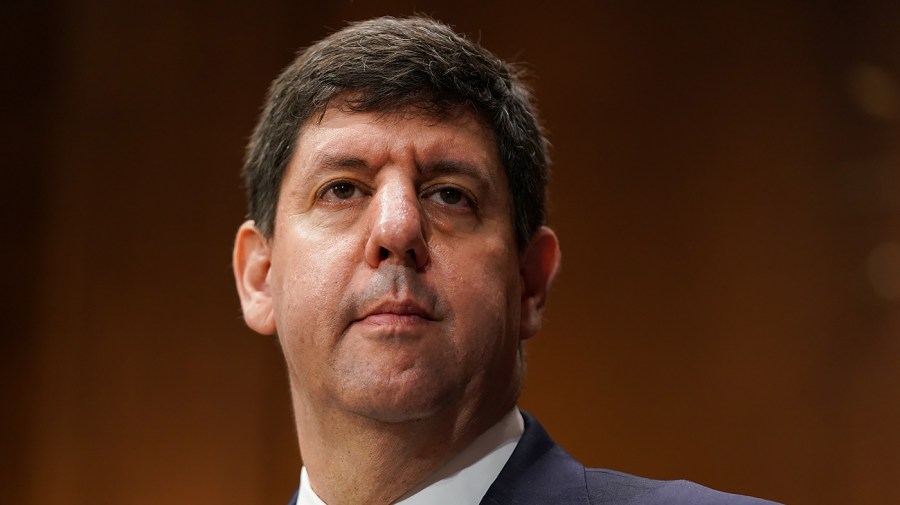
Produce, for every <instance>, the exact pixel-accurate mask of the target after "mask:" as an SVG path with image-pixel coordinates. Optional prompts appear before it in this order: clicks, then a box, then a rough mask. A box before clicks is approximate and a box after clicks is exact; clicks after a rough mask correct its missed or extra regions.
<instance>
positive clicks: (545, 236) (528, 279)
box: [519, 226, 561, 340]
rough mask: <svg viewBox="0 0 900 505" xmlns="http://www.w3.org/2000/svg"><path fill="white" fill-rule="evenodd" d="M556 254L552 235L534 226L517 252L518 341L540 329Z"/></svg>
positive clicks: (555, 270) (558, 258) (543, 228)
mask: <svg viewBox="0 0 900 505" xmlns="http://www.w3.org/2000/svg"><path fill="white" fill-rule="evenodd" d="M560 257H561V254H560V251H559V241H558V240H557V239H556V234H555V233H553V230H551V229H550V228H547V227H546V226H541V227H540V228H538V230H537V231H536V232H535V233H534V236H532V238H531V240H530V241H529V242H528V246H527V247H526V248H525V250H524V251H522V252H521V253H520V257H519V272H520V275H521V277H522V307H521V316H520V317H521V323H520V327H519V338H521V339H522V340H524V339H526V338H529V337H532V336H533V335H534V334H535V333H537V332H538V330H539V329H540V328H541V323H542V321H543V319H544V305H545V304H546V303H547V293H548V292H549V291H550V285H551V284H552V283H553V280H554V279H555V278H556V274H557V272H558V271H559V261H560Z"/></svg>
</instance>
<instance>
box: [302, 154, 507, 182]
mask: <svg viewBox="0 0 900 505" xmlns="http://www.w3.org/2000/svg"><path fill="white" fill-rule="evenodd" d="M371 169H372V167H371V165H369V163H368V162H367V161H366V160H364V159H362V158H358V157H356V156H344V155H341V154H332V153H318V154H317V155H316V156H315V157H314V159H313V160H312V163H311V167H310V171H309V172H308V173H309V175H310V176H314V175H316V174H321V173H324V172H329V171H333V170H350V171H352V172H367V171H370V170H371ZM416 171H417V172H418V173H419V174H420V175H422V176H425V177H435V176H441V175H445V176H449V175H461V176H464V177H468V178H469V179H471V180H473V181H475V182H476V183H477V184H478V185H479V186H480V187H481V188H482V189H484V190H486V191H490V190H492V189H493V186H494V185H493V184H491V179H490V177H489V176H488V174H487V173H486V171H487V167H485V168H484V169H482V168H479V167H478V165H476V164H473V163H471V162H469V161H467V160H461V159H453V158H447V159H438V160H436V161H432V162H428V163H425V164H420V165H417V166H416Z"/></svg>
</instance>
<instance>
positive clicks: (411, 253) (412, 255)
mask: <svg viewBox="0 0 900 505" xmlns="http://www.w3.org/2000/svg"><path fill="white" fill-rule="evenodd" d="M406 254H408V255H409V259H411V260H413V263H415V262H416V250H415V249H410V250H408V251H406Z"/></svg>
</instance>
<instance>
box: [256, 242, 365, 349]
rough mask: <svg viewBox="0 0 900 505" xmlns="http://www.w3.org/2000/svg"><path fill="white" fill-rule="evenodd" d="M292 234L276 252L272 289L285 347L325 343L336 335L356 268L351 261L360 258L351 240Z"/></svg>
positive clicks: (277, 246) (276, 315) (277, 319)
mask: <svg viewBox="0 0 900 505" xmlns="http://www.w3.org/2000/svg"><path fill="white" fill-rule="evenodd" d="M288 232H293V235H291V236H289V237H286V238H289V239H290V240H283V241H282V243H281V244H278V245H276V248H275V250H274V251H273V260H272V261H273V264H272V277H271V288H272V290H273V296H274V298H275V300H276V307H275V317H276V325H277V327H278V328H277V329H278V330H279V335H280V338H282V339H283V341H282V344H287V345H289V346H293V345H296V343H297V341H298V340H299V341H301V342H302V341H305V340H307V339H309V338H312V339H315V340H323V339H327V338H328V337H329V336H331V335H330V334H331V333H333V332H334V331H335V326H336V324H337V320H338V316H339V315H340V310H339V309H340V300H341V297H342V296H343V294H344V293H345V292H346V288H347V285H348V283H349V279H350V278H351V277H352V275H353V272H354V270H355V268H354V265H355V264H356V263H358V262H354V261H353V260H352V259H353V257H354V255H355V254H361V253H357V252H356V251H355V250H354V248H353V241H351V240H341V239H335V238H334V237H331V238H330V239H329V238H328V237H327V236H325V234H321V233H309V232H306V231H303V232H302V233H301V231H297V230H291V229H289V230H288ZM281 237H285V235H282V236H281ZM279 245H280V246H281V247H279ZM284 339H290V342H284Z"/></svg>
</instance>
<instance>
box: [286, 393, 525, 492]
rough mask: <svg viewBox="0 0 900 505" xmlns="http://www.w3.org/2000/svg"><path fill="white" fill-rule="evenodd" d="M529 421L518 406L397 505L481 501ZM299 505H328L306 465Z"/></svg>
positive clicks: (301, 471) (302, 471)
mask: <svg viewBox="0 0 900 505" xmlns="http://www.w3.org/2000/svg"><path fill="white" fill-rule="evenodd" d="M524 431H525V424H524V421H523V420H522V414H521V413H520V412H519V409H518V408H517V407H513V409H512V410H511V411H510V412H509V414H507V415H506V416H504V417H503V419H501V420H500V421H499V422H498V423H497V424H495V425H494V426H492V427H491V428H490V429H488V430H487V431H485V432H484V433H482V434H481V435H480V436H479V437H478V438H476V439H475V441H474V442H472V444H470V445H469V446H468V447H466V448H465V449H463V450H462V452H460V453H459V454H457V455H456V456H454V457H453V459H451V460H450V461H449V462H447V464H446V465H444V466H443V467H441V468H440V469H438V470H437V471H436V472H434V473H433V474H431V475H430V476H429V477H428V478H426V479H425V480H424V481H423V482H422V483H421V484H419V485H418V486H416V487H415V488H413V489H412V490H410V491H409V492H408V493H406V495H404V496H403V497H401V498H400V500H398V501H397V502H396V505H459V504H473V505H475V504H477V503H479V502H480V501H481V498H482V497H483V496H484V495H485V493H487V490H488V488H489V487H491V483H493V482H494V480H495V479H496V478H497V476H498V475H499V474H500V471H501V470H502V469H503V466H504V465H506V462H507V461H508V460H509V457H510V456H511V455H512V453H513V450H514V449H515V448H516V444H518V443H519V439H520V438H522V433H523V432H524ZM297 504H298V505H326V504H325V502H323V501H322V500H321V498H319V497H318V496H317V495H316V493H315V491H313V490H312V486H311V485H310V482H309V475H308V474H307V472H306V467H303V468H302V469H301V470H300V493H299V496H298V499H297Z"/></svg>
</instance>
